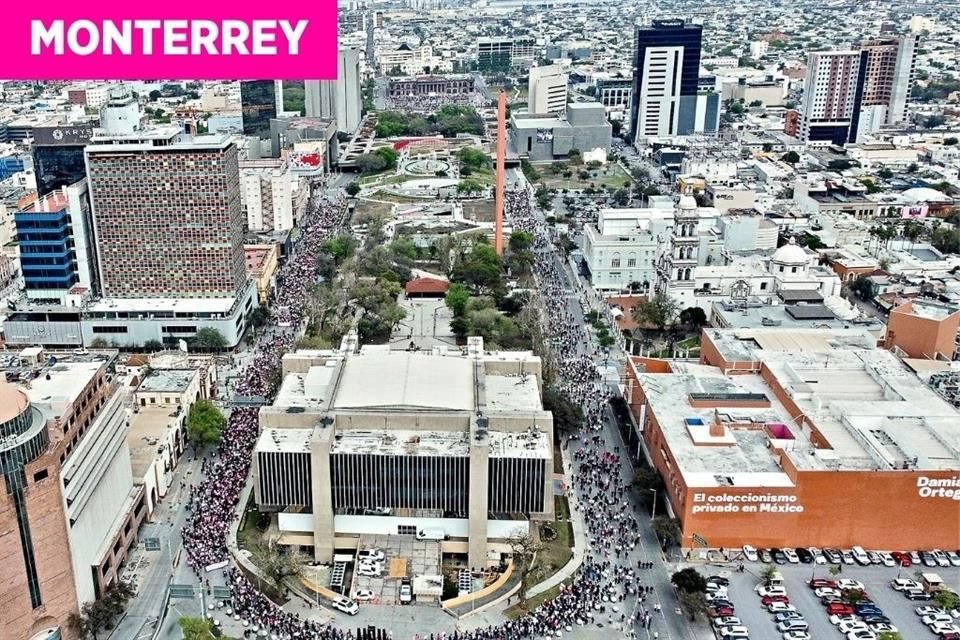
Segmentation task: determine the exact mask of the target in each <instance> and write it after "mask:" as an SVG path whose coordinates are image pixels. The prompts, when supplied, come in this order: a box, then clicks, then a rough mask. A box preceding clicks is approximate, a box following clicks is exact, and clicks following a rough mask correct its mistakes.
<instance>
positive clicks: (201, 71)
mask: <svg viewBox="0 0 960 640" xmlns="http://www.w3.org/2000/svg"><path fill="white" fill-rule="evenodd" d="M6 6H7V8H6V9H5V10H4V20H5V23H4V26H5V30H4V36H5V38H4V45H3V53H4V55H3V56H0V78H7V79H24V80H33V79H36V80H159V79H183V80H231V79H249V80H302V79H308V80H326V79H333V78H336V76H337V4H336V0H316V1H311V2H306V1H303V0H301V1H300V2H293V3H290V2H283V3H277V4H276V5H274V4H272V3H269V2H267V3H262V4H261V5H259V6H254V5H251V4H246V3H237V2H231V1H229V0H206V1H205V2H193V3H189V2H188V3H173V4H166V3H160V4H157V3H150V4H149V5H140V4H139V3H135V2H134V3H119V2H117V3H112V2H103V3H88V2H67V1H66V0H49V1H48V2H42V3H38V4H33V3H29V2H11V3H7V5H6Z"/></svg>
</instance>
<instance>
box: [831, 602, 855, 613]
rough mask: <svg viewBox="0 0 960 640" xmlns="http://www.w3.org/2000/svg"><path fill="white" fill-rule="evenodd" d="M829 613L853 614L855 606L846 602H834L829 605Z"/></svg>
mask: <svg viewBox="0 0 960 640" xmlns="http://www.w3.org/2000/svg"><path fill="white" fill-rule="evenodd" d="M827 615H831V616H852V615H853V607H851V606H850V605H848V604H847V603H845V602H832V603H830V604H828V605H827Z"/></svg>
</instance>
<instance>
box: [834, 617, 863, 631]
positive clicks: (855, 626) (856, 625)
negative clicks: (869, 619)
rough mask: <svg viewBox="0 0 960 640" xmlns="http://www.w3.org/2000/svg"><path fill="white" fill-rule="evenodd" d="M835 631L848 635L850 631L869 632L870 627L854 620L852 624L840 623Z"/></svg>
mask: <svg viewBox="0 0 960 640" xmlns="http://www.w3.org/2000/svg"><path fill="white" fill-rule="evenodd" d="M837 629H839V630H840V633H850V632H851V631H861V630H869V629H870V627H868V626H867V623H866V622H863V621H861V620H854V621H852V622H841V623H840V624H838V625H837Z"/></svg>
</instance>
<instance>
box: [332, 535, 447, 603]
mask: <svg viewBox="0 0 960 640" xmlns="http://www.w3.org/2000/svg"><path fill="white" fill-rule="evenodd" d="M360 548H361V549H379V550H380V551H383V554H384V556H385V557H384V562H383V574H382V575H381V576H380V577H375V576H363V575H359V574H358V573H357V571H356V564H354V565H353V567H351V569H353V588H352V590H351V591H350V593H351V594H355V593H356V592H357V591H358V590H361V589H369V590H370V591H373V594H374V595H373V600H372V601H371V604H396V603H397V599H398V597H399V589H400V580H401V578H406V577H409V578H411V579H412V578H413V577H414V576H420V575H439V574H440V543H439V542H436V541H434V540H416V539H415V538H413V537H410V536H366V537H364V538H362V539H361V541H360ZM414 604H416V601H414ZM428 604H435V603H428Z"/></svg>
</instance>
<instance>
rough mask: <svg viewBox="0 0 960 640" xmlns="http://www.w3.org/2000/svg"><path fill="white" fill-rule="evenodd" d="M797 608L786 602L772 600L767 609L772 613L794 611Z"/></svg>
mask: <svg viewBox="0 0 960 640" xmlns="http://www.w3.org/2000/svg"><path fill="white" fill-rule="evenodd" d="M796 610H797V608H796V607H795V606H793V605H792V604H789V603H786V602H771V603H770V604H769V605H767V611H769V612H770V613H793V612H795V611H796Z"/></svg>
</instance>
